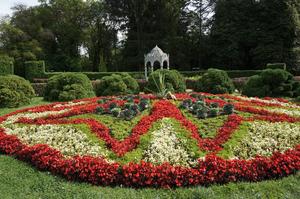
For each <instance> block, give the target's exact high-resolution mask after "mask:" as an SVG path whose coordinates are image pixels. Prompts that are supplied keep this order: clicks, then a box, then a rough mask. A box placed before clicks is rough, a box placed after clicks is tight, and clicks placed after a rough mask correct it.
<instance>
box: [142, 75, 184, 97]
mask: <svg viewBox="0 0 300 199" xmlns="http://www.w3.org/2000/svg"><path fill="white" fill-rule="evenodd" d="M160 76H163V78H164V82H163V83H164V84H165V87H166V88H167V89H168V90H170V91H172V92H178V93H182V92H185V90H186V84H185V79H184V77H183V76H182V75H181V74H180V73H179V72H178V71H177V70H165V69H163V70H161V69H159V70H156V71H154V72H153V73H151V74H150V76H149V80H148V83H147V86H146V87H145V91H146V92H159V88H157V86H158V84H159V81H160V80H159V78H160Z"/></svg>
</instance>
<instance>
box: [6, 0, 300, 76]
mask: <svg viewBox="0 0 300 199" xmlns="http://www.w3.org/2000/svg"><path fill="white" fill-rule="evenodd" d="M39 2H40V4H39V5H38V6H34V7H26V6H24V5H17V6H15V7H14V13H13V15H12V16H11V17H5V18H2V19H1V22H0V56H1V57H2V59H10V58H12V59H13V60H14V65H15V72H16V74H18V75H22V76H23V75H24V62H25V61H32V60H45V62H46V68H47V71H140V70H142V69H143V64H144V63H143V62H144V60H143V59H144V54H145V53H147V52H148V51H150V50H151V49H152V48H153V47H154V46H155V45H156V44H157V45H159V46H160V47H161V48H162V49H163V50H164V51H166V52H167V53H169V54H170V57H171V60H170V61H171V66H172V68H173V69H178V70H184V71H189V70H195V69H196V70H197V69H206V68H210V67H216V68H222V69H230V70H233V69H245V70H246V69H262V68H264V67H265V65H266V64H267V63H276V62H284V63H287V65H288V67H289V69H290V70H292V69H293V70H296V69H297V68H298V69H299V66H300V17H299V13H300V1H299V0H272V1H270V0H260V1H258V0H143V1H141V0H86V1H83V0H40V1H39Z"/></svg>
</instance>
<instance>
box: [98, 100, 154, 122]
mask: <svg viewBox="0 0 300 199" xmlns="http://www.w3.org/2000/svg"><path fill="white" fill-rule="evenodd" d="M121 99H122V100H126V101H127V102H126V103H125V104H124V106H122V107H121V106H118V105H117V104H116V103H115V102H109V101H108V100H107V99H105V98H104V99H101V100H99V101H98V103H99V104H104V103H109V107H108V108H107V109H105V108H103V107H102V106H99V107H97V108H96V113H97V114H99V115H102V114H110V115H112V116H114V117H118V118H123V119H125V120H128V121H130V120H132V119H133V118H134V117H136V116H137V115H139V114H140V113H141V112H143V111H144V110H146V109H148V108H149V107H150V100H149V99H145V98H141V99H140V101H139V103H134V100H133V97H128V96H125V97H122V98H121Z"/></svg>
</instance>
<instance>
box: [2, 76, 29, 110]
mask: <svg viewBox="0 0 300 199" xmlns="http://www.w3.org/2000/svg"><path fill="white" fill-rule="evenodd" d="M34 96H35V93H34V90H33V88H32V86H31V85H30V83H29V81H26V80H25V79H24V78H22V77H19V76H16V75H6V76H0V107H1V108H2V107H8V108H13V107H19V106H22V105H26V104H29V103H30V100H31V98H33V97H34Z"/></svg>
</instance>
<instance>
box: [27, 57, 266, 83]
mask: <svg viewBox="0 0 300 199" xmlns="http://www.w3.org/2000/svg"><path fill="white" fill-rule="evenodd" d="M25 67H26V72H25V73H26V78H27V79H28V80H30V81H33V80H34V79H41V78H46V79H49V78H50V77H52V76H54V75H58V74H61V73H62V72H45V64H44V61H30V62H26V64H25ZM206 72H207V70H200V71H180V73H181V74H182V75H183V76H185V77H194V76H201V75H203V74H204V73H206ZM226 72H227V74H228V76H229V77H230V78H236V77H251V76H253V75H258V74H260V73H261V70H227V71H226ZM82 73H83V74H85V75H86V76H88V78H89V79H90V80H97V79H102V77H105V76H110V75H112V74H123V73H124V72H82ZM126 73H128V74H129V75H131V76H132V77H133V78H135V79H144V77H145V76H144V71H140V72H126Z"/></svg>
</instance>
